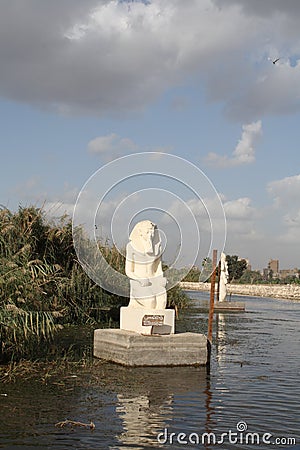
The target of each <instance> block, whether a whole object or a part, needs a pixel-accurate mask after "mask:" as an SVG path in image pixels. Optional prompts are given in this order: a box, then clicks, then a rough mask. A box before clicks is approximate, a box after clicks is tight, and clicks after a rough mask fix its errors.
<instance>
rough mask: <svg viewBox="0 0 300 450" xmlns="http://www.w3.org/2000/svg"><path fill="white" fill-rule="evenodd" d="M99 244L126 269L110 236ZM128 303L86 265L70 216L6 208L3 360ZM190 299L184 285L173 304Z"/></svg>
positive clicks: (2, 218) (1, 234) (1, 258)
mask: <svg viewBox="0 0 300 450" xmlns="http://www.w3.org/2000/svg"><path fill="white" fill-rule="evenodd" d="M75 231H76V232H78V233H80V232H81V230H80V229H79V230H75ZM99 249H100V251H101V252H102V254H103V256H104V257H105V259H106V260H107V262H108V263H109V264H110V265H111V266H113V268H114V269H115V270H116V271H117V272H121V273H123V274H124V273H125V257H124V256H123V255H121V254H120V253H119V251H118V250H117V248H116V247H114V246H112V247H110V246H109V245H108V243H107V242H106V243H105V244H103V245H102V244H99ZM111 282H112V283H113V282H114V280H111ZM127 303H128V299H127V298H124V297H120V296H117V295H113V294H110V293H109V292H107V291H105V290H103V289H102V288H101V287H99V286H98V285H96V284H95V283H94V282H93V281H92V280H91V279H90V278H89V277H88V275H87V274H86V273H85V271H84V270H83V269H82V267H81V265H80V264H79V262H78V260H77V256H76V253H75V250H74V246H73V235H72V222H71V219H70V218H69V217H67V216H63V217H61V218H60V219H59V220H58V221H56V222H55V223H50V222H49V221H48V220H47V219H46V217H45V213H44V212H43V210H42V209H39V208H35V207H27V208H22V207H20V208H19V210H18V211H17V212H16V213H12V212H11V211H9V210H8V209H6V208H3V209H0V362H1V361H5V360H10V359H11V358H13V359H15V360H16V359H19V358H22V357H28V356H32V355H34V349H35V347H36V346H37V345H38V344H39V343H41V342H46V343H47V342H48V341H50V340H51V339H52V337H53V335H54V333H55V332H56V331H57V330H58V329H59V328H60V327H61V326H64V325H66V324H95V323H98V324H99V322H100V323H101V322H107V321H108V320H110V318H109V312H110V311H111V310H114V311H115V310H116V309H117V308H119V307H120V306H122V305H125V304H127ZM185 303H186V297H185V296H184V295H183V294H182V292H181V291H180V290H179V289H178V288H173V289H172V290H170V291H169V293H168V304H169V306H173V307H183V306H184V305H185Z"/></svg>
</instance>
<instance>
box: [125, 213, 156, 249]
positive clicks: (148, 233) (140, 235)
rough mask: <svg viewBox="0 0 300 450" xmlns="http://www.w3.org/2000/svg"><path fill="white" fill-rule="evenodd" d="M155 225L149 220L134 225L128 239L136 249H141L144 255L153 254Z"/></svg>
mask: <svg viewBox="0 0 300 450" xmlns="http://www.w3.org/2000/svg"><path fill="white" fill-rule="evenodd" d="M154 232H155V225H154V224H153V223H152V222H150V221H149V220H143V221H142V222H139V223H137V224H136V226H135V227H134V229H133V230H132V233H131V235H130V239H131V241H132V243H133V245H134V246H135V247H136V248H139V247H142V249H143V250H144V251H145V252H146V253H151V252H153V238H154Z"/></svg>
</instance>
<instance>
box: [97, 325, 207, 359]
mask: <svg viewBox="0 0 300 450" xmlns="http://www.w3.org/2000/svg"><path fill="white" fill-rule="evenodd" d="M94 356H96V357H97V358H101V359H105V360H107V361H112V362H116V363H119V364H122V365H125V366H132V367H134V366H199V365H206V363H207V360H208V351H207V338H206V336H204V335H203V334H200V333H178V334H169V335H149V336H142V335H141V334H139V333H135V332H134V331H127V330H121V329H120V330H119V329H98V330H95V332H94Z"/></svg>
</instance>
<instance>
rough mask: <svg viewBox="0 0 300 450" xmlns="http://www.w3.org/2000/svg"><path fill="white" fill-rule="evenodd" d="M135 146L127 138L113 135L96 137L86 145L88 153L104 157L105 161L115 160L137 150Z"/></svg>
mask: <svg viewBox="0 0 300 450" xmlns="http://www.w3.org/2000/svg"><path fill="white" fill-rule="evenodd" d="M137 148H138V147H137V145H136V144H135V143H134V142H133V141H132V140H131V139H129V138H121V137H120V136H118V135H117V134H115V133H111V134H108V135H106V136H98V137H96V138H95V139H93V140H91V141H90V142H89V143H88V151H89V153H92V154H94V155H102V156H103V155H104V156H105V158H106V159H110V160H112V159H115V158H117V157H119V156H122V155H124V154H126V153H128V152H130V153H131V152H134V151H136V150H137Z"/></svg>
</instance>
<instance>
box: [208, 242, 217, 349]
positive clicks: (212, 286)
mask: <svg viewBox="0 0 300 450" xmlns="http://www.w3.org/2000/svg"><path fill="white" fill-rule="evenodd" d="M217 253H218V251H217V250H214V251H213V260H212V274H211V277H210V303H209V315H208V331H207V339H208V340H209V341H210V343H211V342H212V325H213V318H214V303H215V284H216V266H217Z"/></svg>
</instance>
